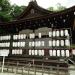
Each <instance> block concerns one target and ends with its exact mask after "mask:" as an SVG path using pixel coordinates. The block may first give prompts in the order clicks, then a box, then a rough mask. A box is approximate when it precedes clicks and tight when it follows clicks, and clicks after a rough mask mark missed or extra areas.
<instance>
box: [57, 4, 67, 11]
mask: <svg viewBox="0 0 75 75" xmlns="http://www.w3.org/2000/svg"><path fill="white" fill-rule="evenodd" d="M64 9H66V7H65V6H62V5H61V4H60V3H57V11H62V10H64Z"/></svg>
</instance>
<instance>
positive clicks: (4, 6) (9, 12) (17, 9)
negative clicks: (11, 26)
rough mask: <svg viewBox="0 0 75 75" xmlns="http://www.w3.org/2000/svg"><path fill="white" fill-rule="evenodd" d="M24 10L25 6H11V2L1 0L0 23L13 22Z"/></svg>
mask: <svg viewBox="0 0 75 75" xmlns="http://www.w3.org/2000/svg"><path fill="white" fill-rule="evenodd" d="M24 8H25V6H17V5H11V4H10V2H9V0H0V21H2V22H7V21H12V20H13V19H14V18H15V17H17V16H19V15H20V13H21V12H22V11H23V10H24Z"/></svg>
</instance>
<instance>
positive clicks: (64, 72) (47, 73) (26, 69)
mask: <svg viewBox="0 0 75 75" xmlns="http://www.w3.org/2000/svg"><path fill="white" fill-rule="evenodd" d="M1 65H2V63H1V62H0V67H1ZM0 70H1V68H0ZM69 70H73V71H75V68H74V69H72V68H70V69H69V68H68V67H59V65H57V66H44V65H43V64H42V65H33V64H30V63H28V64H19V63H12V62H6V63H5V67H4V72H11V73H15V74H21V75H69V73H68V71H69Z"/></svg>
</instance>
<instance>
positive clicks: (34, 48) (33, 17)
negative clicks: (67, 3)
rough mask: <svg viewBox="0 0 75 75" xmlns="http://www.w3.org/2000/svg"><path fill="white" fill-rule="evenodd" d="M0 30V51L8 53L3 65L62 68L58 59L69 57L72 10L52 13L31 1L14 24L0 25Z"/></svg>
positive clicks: (73, 29)
mask: <svg viewBox="0 0 75 75" xmlns="http://www.w3.org/2000/svg"><path fill="white" fill-rule="evenodd" d="M0 30H1V32H0V51H3V50H4V51H6V50H8V51H9V56H8V57H6V60H5V61H6V62H10V61H12V62H19V63H31V64H32V63H33V62H34V63H35V64H40V65H41V64H42V63H44V64H46V65H50V63H51V64H53V65H56V64H59V63H60V64H61V65H63V63H65V62H64V61H63V62H62V61H61V60H60V59H64V58H65V57H66V58H67V57H70V56H71V55H72V50H71V48H70V45H71V44H72V43H75V36H74V34H75V6H73V7H71V8H68V9H66V10H63V11H60V12H53V11H48V10H46V9H43V8H41V7H40V6H38V4H37V2H36V1H31V2H29V5H28V6H27V8H26V9H25V10H24V11H23V13H21V15H20V16H18V17H17V18H16V19H15V20H14V21H12V22H5V23H3V22H1V23H0ZM0 60H2V59H1V57H0ZM58 61H59V62H58ZM54 63H56V64H54Z"/></svg>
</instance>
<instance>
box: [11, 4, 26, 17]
mask: <svg viewBox="0 0 75 75" xmlns="http://www.w3.org/2000/svg"><path fill="white" fill-rule="evenodd" d="M24 9H25V6H18V5H12V11H11V15H12V17H13V18H15V17H17V16H19V15H20V14H21V13H22V12H23V10H24Z"/></svg>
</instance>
